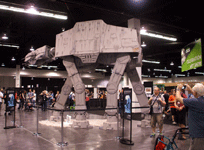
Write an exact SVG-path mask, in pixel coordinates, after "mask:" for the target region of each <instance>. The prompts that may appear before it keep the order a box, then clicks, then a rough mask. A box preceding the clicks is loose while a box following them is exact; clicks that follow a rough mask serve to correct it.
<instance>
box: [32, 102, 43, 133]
mask: <svg viewBox="0 0 204 150" xmlns="http://www.w3.org/2000/svg"><path fill="white" fill-rule="evenodd" d="M38 110H39V108H38V105H37V121H36V124H37V132H36V133H33V135H36V136H39V135H41V133H38V122H39V120H38V116H39V115H38V114H39V112H38Z"/></svg>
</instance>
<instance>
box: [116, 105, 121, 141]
mask: <svg viewBox="0 0 204 150" xmlns="http://www.w3.org/2000/svg"><path fill="white" fill-rule="evenodd" d="M117 114H118V115H117V134H118V135H117V137H116V139H118V140H119V139H120V138H121V137H120V131H119V107H118V108H117Z"/></svg>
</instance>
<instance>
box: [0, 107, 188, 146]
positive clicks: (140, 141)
mask: <svg viewBox="0 0 204 150" xmlns="http://www.w3.org/2000/svg"><path fill="white" fill-rule="evenodd" d="M3 113H4V111H3V110H2V111H1V116H0V150H60V149H64V150H66V149H68V150H153V149H154V144H155V139H156V138H150V137H149V135H150V134H151V128H150V127H145V128H141V127H138V126H137V125H138V124H140V121H133V134H132V136H133V137H132V141H133V142H134V145H133V146H128V145H123V144H121V143H120V142H119V141H118V140H117V138H116V137H117V136H118V132H117V131H113V130H107V131H104V130H102V129H101V128H100V127H99V126H93V128H92V129H74V128H71V127H64V132H63V133H64V137H63V140H64V141H65V142H68V145H67V146H64V147H59V146H57V143H58V142H61V130H60V129H61V128H60V127H53V126H47V125H43V124H39V129H38V132H39V133H41V135H40V136H35V135H33V133H36V132H37V128H36V116H37V110H34V111H31V112H26V111H22V115H21V120H22V121H21V122H20V111H19V110H16V126H17V128H13V129H6V130H5V129H4V126H5V117H4V115H3ZM52 113H53V112H52V111H45V112H44V111H41V110H39V121H42V120H47V119H49V117H50V116H51V115H52ZM67 114H69V115H73V113H71V112H69V113H66V114H65V115H67ZM89 117H90V119H104V116H101V115H96V114H94V112H92V113H91V114H90V115H89ZM12 120H13V119H12V116H8V121H7V123H8V125H12V124H13V122H12ZM20 125H22V127H18V126H20ZM177 128H178V126H175V125H167V124H165V125H164V135H165V136H167V137H170V138H171V137H172V136H173V134H174V132H175V130H176V129H177ZM175 141H176V143H177V145H178V147H179V149H180V150H188V147H189V141H190V139H187V140H185V141H181V140H177V139H176V140H175Z"/></svg>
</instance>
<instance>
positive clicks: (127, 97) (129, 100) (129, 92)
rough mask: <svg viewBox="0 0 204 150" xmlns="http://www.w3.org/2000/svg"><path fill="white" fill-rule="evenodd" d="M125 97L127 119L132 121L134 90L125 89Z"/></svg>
mask: <svg viewBox="0 0 204 150" xmlns="http://www.w3.org/2000/svg"><path fill="white" fill-rule="evenodd" d="M123 96H124V113H125V118H126V119H128V120H129V119H131V113H132V89H129V88H124V89H123Z"/></svg>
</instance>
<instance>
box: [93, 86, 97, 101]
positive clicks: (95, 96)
mask: <svg viewBox="0 0 204 150" xmlns="http://www.w3.org/2000/svg"><path fill="white" fill-rule="evenodd" d="M97 95H98V94H97V88H94V95H93V98H95V99H97V98H98V97H97Z"/></svg>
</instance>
